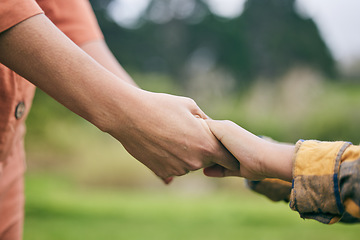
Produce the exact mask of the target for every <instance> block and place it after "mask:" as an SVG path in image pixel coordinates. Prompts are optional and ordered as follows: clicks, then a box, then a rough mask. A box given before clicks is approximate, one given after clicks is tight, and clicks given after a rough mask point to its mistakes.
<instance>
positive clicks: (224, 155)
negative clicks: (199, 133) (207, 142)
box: [199, 119, 240, 171]
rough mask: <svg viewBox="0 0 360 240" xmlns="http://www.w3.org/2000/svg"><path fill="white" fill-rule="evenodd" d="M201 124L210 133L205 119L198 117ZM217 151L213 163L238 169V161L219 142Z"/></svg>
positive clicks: (234, 169)
mask: <svg viewBox="0 0 360 240" xmlns="http://www.w3.org/2000/svg"><path fill="white" fill-rule="evenodd" d="M199 120H200V122H201V124H202V126H203V127H204V128H205V129H206V130H207V131H209V132H210V133H212V131H211V129H210V128H209V126H208V124H207V121H205V120H204V119H199ZM219 148H220V149H219V151H217V152H216V154H217V156H216V157H215V158H214V161H213V162H214V163H217V164H219V165H221V166H223V167H225V168H227V169H230V170H233V171H238V170H239V168H240V163H239V161H238V160H237V159H236V158H235V157H234V156H233V155H232V154H231V153H230V152H229V151H228V150H227V149H226V148H225V147H224V145H223V144H222V143H221V142H219Z"/></svg>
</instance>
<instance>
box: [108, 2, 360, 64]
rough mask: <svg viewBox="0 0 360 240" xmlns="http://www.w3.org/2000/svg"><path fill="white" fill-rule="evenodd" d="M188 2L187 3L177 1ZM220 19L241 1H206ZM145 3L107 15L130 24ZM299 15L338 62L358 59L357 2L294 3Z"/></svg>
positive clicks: (117, 7)
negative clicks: (311, 22) (312, 26)
mask: <svg viewBox="0 0 360 240" xmlns="http://www.w3.org/2000/svg"><path fill="white" fill-rule="evenodd" d="M179 1H183V2H185V1H191V0H179ZM206 1H207V2H208V3H209V4H210V8H211V10H212V11H213V12H214V13H216V14H218V15H221V16H224V17H234V16H237V15H239V14H241V12H242V10H243V3H244V2H245V0H206ZM148 2H149V0H115V2H114V3H113V4H112V6H111V7H110V11H111V13H112V14H111V15H112V16H113V17H114V18H115V20H116V21H118V22H119V23H120V24H123V25H125V26H129V25H132V24H133V23H134V22H136V19H137V18H138V16H139V15H140V14H142V12H143V11H144V9H145V8H146V6H147V4H148ZM297 7H298V9H299V12H301V13H302V14H303V15H305V16H310V17H312V18H313V19H314V20H315V22H316V23H317V25H318V27H319V29H320V31H321V33H322V35H323V37H324V39H325V41H326V43H327V44H328V46H329V48H330V49H331V51H332V53H333V55H334V57H335V58H336V59H337V60H339V61H340V62H350V61H351V60H353V59H360V30H359V29H360V0H297Z"/></svg>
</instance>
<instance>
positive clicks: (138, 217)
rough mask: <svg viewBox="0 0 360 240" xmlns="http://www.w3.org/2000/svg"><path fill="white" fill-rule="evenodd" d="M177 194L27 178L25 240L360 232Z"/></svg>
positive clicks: (281, 208)
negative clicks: (96, 187) (101, 187)
mask: <svg viewBox="0 0 360 240" xmlns="http://www.w3.org/2000/svg"><path fill="white" fill-rule="evenodd" d="M174 190H175V189H172V187H171V186H170V187H163V188H158V189H153V190H151V191H146V190H142V191H140V190H136V189H132V190H129V189H127V190H125V189H108V190H99V189H94V188H92V189H88V188H83V187H80V186H76V185H73V184H72V183H70V182H68V181H66V180H64V179H61V178H59V177H54V176H52V177H50V176H44V175H43V176H39V175H30V176H28V177H27V191H26V192H27V194H26V195H27V205H26V222H25V235H24V239H25V240H32V239H34V240H42V239H44V240H45V239H46V240H48V239H52V240H62V239H87V240H92V239H132V240H136V239H139V240H140V239H156V240H162V239H164V240H165V239H166V240H168V239H175V240H177V239H179V240H180V239H186V240H192V239H193V240H201V239H206V240H217V239H221V240H222V239H228V240H232V239H266V240H271V239H274V240H282V239H284V240H285V239H286V240H288V239H289V238H290V239H292V240H296V239H299V240H300V239H301V240H303V239H317V240H322V239H324V240H329V239H334V240H335V239H336V240H337V239H358V236H359V234H360V228H359V227H358V226H357V225H350V226H346V225H343V224H337V225H332V226H327V225H323V224H320V223H317V222H315V221H309V220H306V221H304V220H302V219H300V218H299V217H298V214H297V213H295V212H292V211H291V210H290V209H289V208H288V206H287V204H285V203H272V202H270V201H268V200H267V199H265V198H264V197H262V196H259V195H255V194H252V193H250V191H248V190H243V191H238V192H230V191H212V192H208V193H204V194H195V195H194V194H189V193H184V192H182V191H179V192H177V191H174Z"/></svg>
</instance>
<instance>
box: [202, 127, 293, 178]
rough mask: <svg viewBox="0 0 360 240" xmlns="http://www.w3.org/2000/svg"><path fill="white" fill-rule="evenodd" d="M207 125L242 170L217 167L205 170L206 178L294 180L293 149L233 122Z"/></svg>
mask: <svg viewBox="0 0 360 240" xmlns="http://www.w3.org/2000/svg"><path fill="white" fill-rule="evenodd" d="M206 123H207V124H208V126H209V128H210V130H211V131H212V133H213V134H214V135H215V136H216V138H217V139H218V140H219V141H220V142H221V143H222V144H223V145H224V146H225V147H226V148H227V149H228V150H229V152H231V153H232V155H234V156H235V157H236V159H237V160H238V161H239V162H240V170H239V171H233V170H229V169H226V168H224V167H222V166H219V165H214V166H211V167H208V168H206V169H204V173H205V175H207V176H211V177H225V176H240V177H244V178H248V179H252V180H261V179H264V178H279V179H283V180H288V181H289V180H291V178H292V173H291V169H292V158H293V154H294V146H292V145H289V144H281V143H274V142H270V141H267V140H264V139H262V138H259V137H257V136H255V135H254V134H252V133H250V132H248V131H246V130H245V129H243V128H241V127H240V126H238V125H236V124H235V123H233V122H231V121H214V120H206Z"/></svg>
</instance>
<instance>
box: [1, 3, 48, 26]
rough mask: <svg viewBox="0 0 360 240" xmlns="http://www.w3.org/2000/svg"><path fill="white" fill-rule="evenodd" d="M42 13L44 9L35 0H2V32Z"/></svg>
mask: <svg viewBox="0 0 360 240" xmlns="http://www.w3.org/2000/svg"><path fill="white" fill-rule="evenodd" d="M40 13H42V10H41V8H40V7H39V5H38V4H37V3H36V2H35V0H1V3H0V33H1V32H3V31H5V30H7V29H9V28H11V27H12V26H14V25H16V24H18V23H20V22H22V21H24V20H26V19H28V18H29V17H32V16H34V15H37V14H40Z"/></svg>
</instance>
